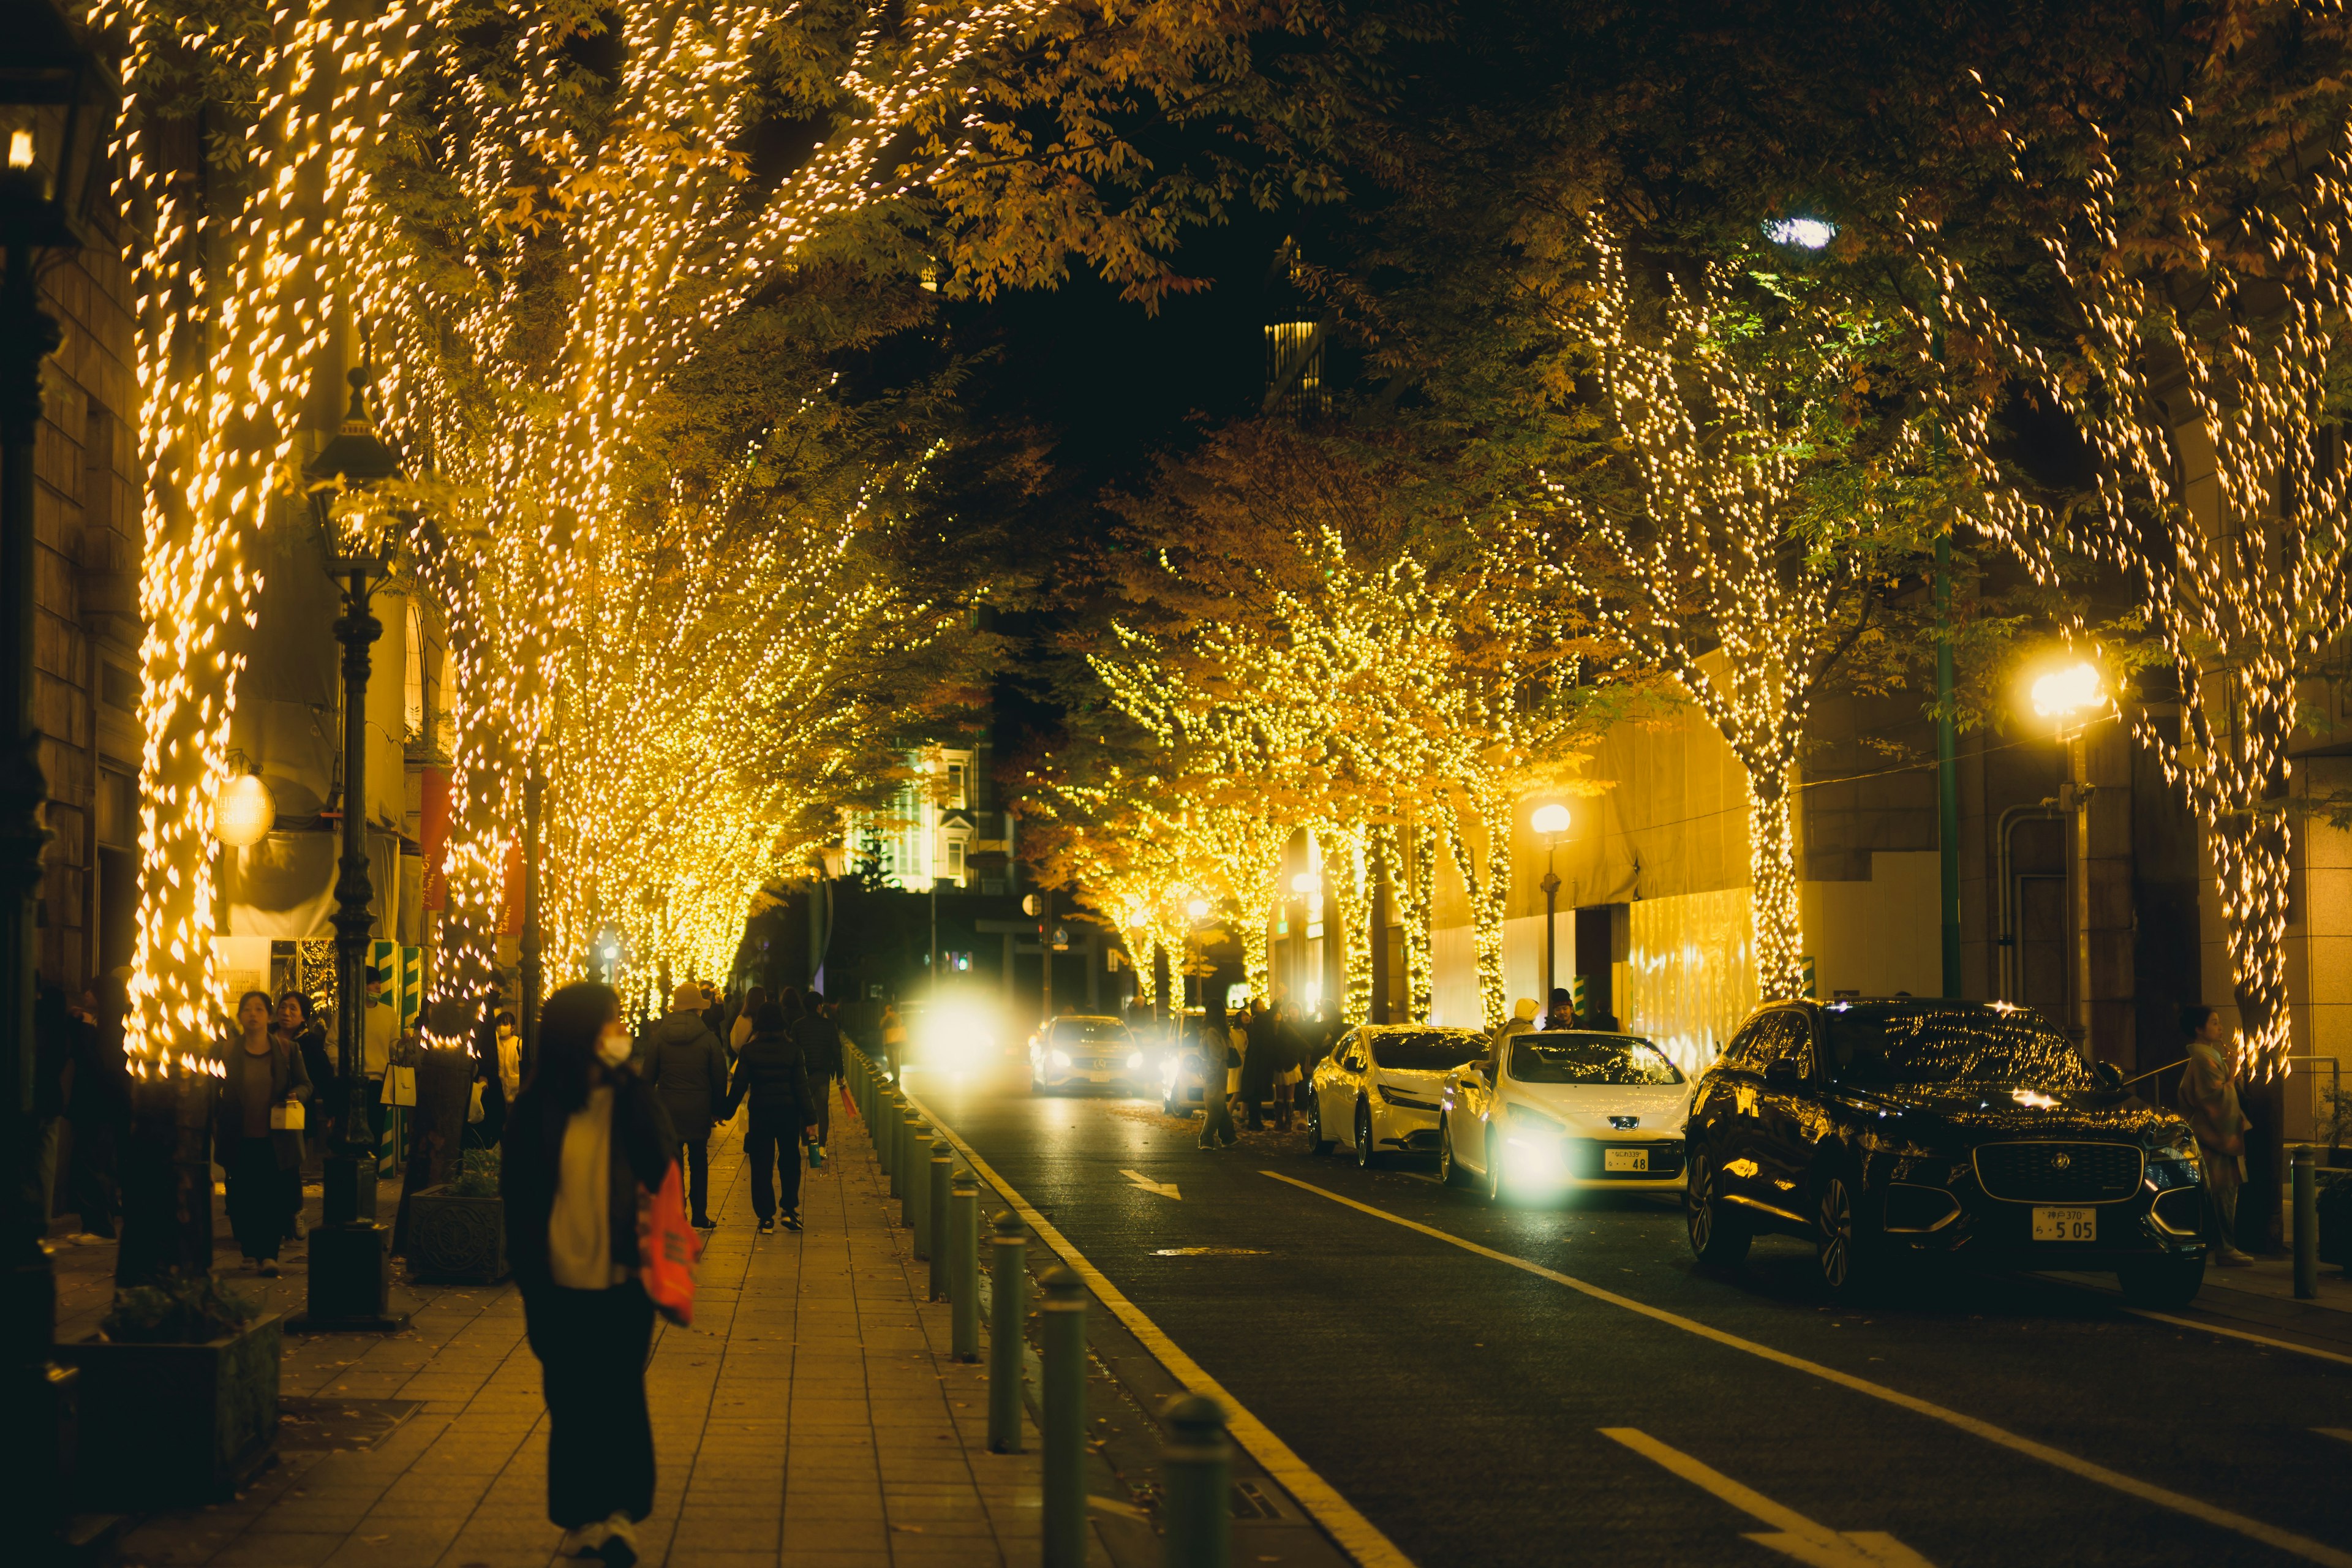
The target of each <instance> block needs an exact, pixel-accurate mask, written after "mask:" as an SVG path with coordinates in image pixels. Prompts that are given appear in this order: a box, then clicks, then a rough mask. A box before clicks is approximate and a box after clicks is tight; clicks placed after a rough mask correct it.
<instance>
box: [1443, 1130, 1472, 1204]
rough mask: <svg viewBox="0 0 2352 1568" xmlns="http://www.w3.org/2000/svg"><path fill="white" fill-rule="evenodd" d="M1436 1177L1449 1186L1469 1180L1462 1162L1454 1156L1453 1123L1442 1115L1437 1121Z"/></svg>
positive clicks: (1465, 1183) (1459, 1184) (1455, 1185)
mask: <svg viewBox="0 0 2352 1568" xmlns="http://www.w3.org/2000/svg"><path fill="white" fill-rule="evenodd" d="M1437 1179H1438V1181H1439V1182H1440V1183H1441V1184H1444V1185H1445V1186H1449V1187H1460V1186H1467V1185H1468V1184H1469V1181H1470V1177H1469V1173H1467V1172H1465V1171H1464V1170H1463V1168H1462V1162H1461V1161H1459V1160H1456V1159H1455V1158H1454V1123H1453V1122H1452V1121H1449V1120H1447V1119H1445V1118H1443V1117H1441V1118H1440V1119H1439V1120H1438V1123H1437Z"/></svg>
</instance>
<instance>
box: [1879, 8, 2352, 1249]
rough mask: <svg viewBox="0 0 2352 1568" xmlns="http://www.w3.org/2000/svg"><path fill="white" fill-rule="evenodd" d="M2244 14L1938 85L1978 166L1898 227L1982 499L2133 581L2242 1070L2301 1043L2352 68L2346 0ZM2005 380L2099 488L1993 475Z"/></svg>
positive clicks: (2346, 495)
mask: <svg viewBox="0 0 2352 1568" xmlns="http://www.w3.org/2000/svg"><path fill="white" fill-rule="evenodd" d="M2241 21H2242V25H2241V26H2237V27H2234V28H2233V29H2231V30H2228V31H2226V33H2224V34H2215V35H2212V36H2208V35H2206V34H2204V33H2202V32H2191V33H2183V34H2179V35H2175V34H2174V33H2173V32H2172V31H2171V30H2170V28H2169V27H2167V28H2165V29H2163V30H2161V32H2160V33H2151V32H2147V31H2146V30H2145V29H2146V25H2147V24H2146V19H2145V18H2144V17H2143V16H2140V15H2139V14H2138V13H2133V14H2132V15H2131V16H2130V17H2129V18H2127V19H2126V25H2125V26H2122V27H2121V28H2120V29H2119V30H2118V31H2117V35H2116V46H2115V47H2116V51H2117V52H2116V58H2115V63H2114V64H2112V65H2111V66H2109V67H2108V68H2105V69H2103V70H2102V71H2101V72H2100V73H2098V74H2097V75H2096V76H2095V77H2094V78H2090V79H2085V78H2084V77H2082V76H2080V75H2077V74H2075V73H2061V74H2058V75H2055V76H2051V77H2048V78H2047V79H2044V77H2043V76H2042V75H2025V76H2019V75H2016V74H2014V73H2011V74H2009V75H2002V74H2000V73H1998V72H1994V73H1990V74H1989V75H1987V76H1985V77H1979V78H1977V79H1975V81H1973V82H1972V83H1970V84H1969V86H1970V88H1971V89H1972V90H1970V91H1969V92H1968V93H1966V94H1964V95H1963V101H1962V102H1961V103H1960V105H1959V106H1958V108H1957V109H1955V110H1952V112H1953V114H1954V116H1955V118H1956V119H1957V120H1958V121H1959V122H1960V129H1961V131H1962V132H1963V134H1964V135H1965V136H1967V137H1968V139H1969V145H1971V146H1975V147H1978V148H1981V149H1984V150H1985V151H1986V153H1987V154H1988V157H1987V161H1986V162H1985V163H1983V164H1982V165H1981V166H1979V167H1976V168H1973V169H1971V170H1970V171H1969V172H1970V174H1972V176H1973V177H1974V178H1975V179H1976V180H1977V182H1978V183H1977V184H1976V186H1975V187H1974V188H1973V192H1972V194H1969V195H1963V196H1961V197H1960V199H1958V200H1954V201H1950V202H1946V203H1938V204H1937V207H1936V208H1935V209H1934V210H1931V209H1930V208H1929V207H1928V206H1927V205H1926V204H1918V205H1906V207H1905V208H1904V209H1903V210H1901V211H1900V212H1899V213H1898V214H1897V215H1896V216H1895V222H1894V223H1893V225H1892V226H1893V228H1894V230H1895V236H1896V237H1897V238H1898V239H1899V240H1900V242H1901V243H1902V244H1903V246H1904V247H1906V249H1907V250H1908V251H1909V252H1910V253H1911V254H1912V255H1913V256H1914V257H1916V258H1918V259H1919V260H1920V261H1921V262H1922V263H1923V264H1924V267H1923V271H1924V274H1925V276H1926V277H1927V279H1928V280H1929V283H1930V287H1931V290H1932V299H1933V301H1934V303H1933V307H1932V309H1923V310H1922V312H1921V319H1922V324H1923V326H1924V327H1925V328H1927V330H1931V331H1940V332H1941V333H1942V334H1943V340H1942V341H1943V342H1944V344H1945V345H1946V353H1947V357H1948V361H1949V362H1950V364H1951V367H1952V370H1951V374H1950V376H1949V378H1948V380H1949V386H1948V397H1949V402H1950V405H1951V406H1952V411H1953V415H1954V417H1953V419H1952V427H1953V429H1954V431H1955V434H1956V435H1957V436H1958V437H1959V439H1960V440H1961V441H1962V442H1963V443H1964V444H1965V446H1966V449H1967V450H1968V451H1969V454H1970V455H1971V457H1972V458H1974V460H1975V461H1976V463H1977V464H1978V467H1979V472H1980V473H1981V474H1982V475H1983V476H1984V483H1985V487H1986V489H1987V492H1988V496H1989V499H1990V527H1991V528H1992V530H1993V531H1995V532H1996V533H1998V534H1999V536H2000V538H2001V539H2002V540H2003V541H2004V542H2006V543H2008V544H2009V545H2010V546H2011V547H2012V548H2013V549H2014V550H2015V551H2016V552H2018V553H2019V554H2020V555H2021V557H2022V558H2023V559H2024V560H2025V561H2026V563H2028V564H2029V565H2030V566H2031V567H2032V569H2033V570H2034V571H2035V573H2036V574H2037V575H2039V576H2041V577H2042V578H2043V579H2044V580H2049V579H2051V578H2052V577H2053V576H2054V575H2055V574H2056V571H2057V568H2058V564H2059V556H2060V554H2061V553H2062V552H2069V551H2071V552H2078V553H2081V554H2084V555H2088V556H2091V557H2093V558H2095V559H2097V560H2100V561H2103V562H2105V563H2108V564H2110V565H2112V566H2114V567H2116V569H2118V570H2119V571H2121V572H2122V573H2123V574H2125V576H2126V578H2127V579H2128V580H2129V582H2130V583H2131V584H2132V585H2133V588H2134V591H2135V598H2136V611H2137V620H2138V622H2139V623H2140V626H2141V628H2143V630H2144V636H2145V642H2146V645H2147V646H2145V647H2142V648H2140V649H2138V650H2136V652H2135V654H2134V656H2133V657H2134V659H2135V660H2137V659H2138V658H2145V657H2147V655H2148V654H2151V653H2152V654H2153V655H2154V657H2155V661H2156V665H2157V668H2158V669H2159V670H2168V672H2169V674H2170V677H2171V680H2170V682H2169V683H2165V682H2158V686H2159V687H2161V686H2163V685H2166V684H2169V685H2170V686H2172V687H2173V688H2176V689H2177V694H2178V697H2179V715H2180V717H2179V726H2178V731H2174V729H2173V727H2172V726H2171V725H2170V724H2169V723H2168V722H2166V721H2164V720H2162V719H2160V718H2159V717H2158V714H2156V713H2155V712H2154V711H2152V709H2151V704H2150V703H2149V702H2148V701H2147V700H2145V699H2144V698H2143V696H2142V695H2141V694H2140V693H2137V692H2134V691H2129V690H2125V691H2118V692H2115V693H2114V694H2113V695H2115V696H2116V699H2117V700H2118V702H2119V705H2120V706H2121V707H2122V708H2123V710H2124V711H2125V713H2126V717H2127V718H2128V719H2129V721H2130V722H2131V724H2132V728H2133V732H2134V735H2135V737H2136V738H2137V741H2138V742H2139V743H2140V744H2141V745H2143V746H2145V747H2147V749H2148V751H2149V752H2150V753H2151V754H2152V755H2154V757H2155V758H2156V760H2157V761H2158V764H2159V765H2160V766H2161V767H2162V769H2163V771H2164V773H2165V776H2166V777H2167V778H2168V780H2170V781H2171V782H2172V783H2173V784H2176V785H2177V786H2178V787H2179V789H2180V790H2181V792H2182V793H2183V795H2185V796H2186V798H2187V801H2188V804H2189V807H2190V809H2191V810H2192V811H2193V812H2194V813H2195V815H2196V816H2197V818H2198V820H2199V822H2200V824H2201V825H2202V826H2203V827H2204V829H2205V834H2206V845H2207V848H2208V850H2209V851H2210V854H2211V857H2212V860H2213V866H2214V871H2215V876H2216V879H2217V881H2218V882H2219V885H2220V894H2221V913H2222V923H2223V931H2224V935H2225V938H2226V942H2227V946H2228V951H2229V955H2230V968H2231V986H2232V991H2233V994H2234V1000H2235V1002H2236V1004H2237V1008H2238V1037H2237V1051H2238V1058H2239V1062H2240V1064H2241V1068H2242V1070H2243V1071H2244V1072H2245V1073H2247V1075H2248V1076H2249V1077H2250V1078H2252V1079H2254V1080H2256V1081H2260V1080H2263V1079H2272V1078H2273V1077H2275V1076H2276V1075H2278V1074H2280V1073H2283V1072H2284V1070H2285V1068H2286V1058H2287V1056H2288V1055H2289V1053H2290V1050H2291V1044H2290V1028H2289V1019H2288V1014H2287V1005H2286V1004H2287V977H2286V960H2285V950H2284V942H2285V935H2286V924H2287V913H2288V881H2289V875H2288V868H2289V866H2290V864H2291V849H2292V844H2293V824H2292V822H2291V821H2290V819H2289V817H2288V816H2287V811H2286V807H2287V796H2288V790H2289V779H2290V774H2291V772H2292V763H2291V761H2290V758H2289V755H2288V742H2289V740H2290V738H2291V736H2292V734H2293V732H2294V727H2295V725H2296V723H2297V722H2298V721H2299V720H2298V714H2299V712H2300V709H2299V706H2298V700H2297V699H2298V691H2297V688H2298V684H2299V683H2300V682H2301V681H2303V680H2305V679H2310V678H2312V677H2313V676H2314V675H2315V673H2316V667H2317V666H2318V665H2319V663H2320V661H2321V660H2322V658H2323V657H2325V656H2326V655H2328V654H2329V653H2330V652H2331V650H2333V649H2335V648H2336V647H2337V646H2338V644H2339V643H2340V642H2341V640H2342V639H2343V637H2345V636H2346V634H2347V625H2352V591H2347V561H2346V554H2347V543H2348V542H2352V465H2347V462H2346V460H2345V449H2346V448H2345V441H2344V436H2343V428H2344V426H2343V424H2342V418H2343V408H2342V394H2341V387H2342V385H2343V384H2344V381H2345V379H2346V375H2347V370H2352V342H2347V334H2346V330H2345V321H2346V319H2347V311H2352V277H2347V265H2352V130H2348V129H2347V126H2352V119H2347V113H2348V112H2352V101H2347V100H2352V94H2347V90H2346V89H2345V86H2344V83H2343V80H2342V78H2341V74H2340V68H2338V67H2337V66H2336V65H2335V64H2332V63H2328V62H2333V61H2337V60H2340V59H2341V58H2342V51H2343V49H2344V48H2345V47H2346V45H2347V23H2346V20H2345V18H2343V17H2342V16H2332V15H2331V16H2321V15H2317V14H2315V13H2313V12H2310V11H2309V10H2307V9H2305V8H2301V7H2293V8H2289V7H2281V8H2278V9H2277V10H2276V11H2274V12H2273V13H2272V14H2271V15H2269V16H2249V17H2246V18H2242V19H2241ZM2016 383H2022V384H2024V385H2025V387H2026V388H2028V389H2029V392H2030V395H2031V396H2032V398H2033V399H2034V400H2036V401H2038V402H2039V403H2040V404H2042V405H2044V406H2050V407H2055V408H2057V409H2059V410H2061V411H2063V413H2064V414H2065V415H2066V416H2068V417H2069V418H2071V419H2072V420H2073V422H2074V426H2076V428H2077V429H2079V430H2080V431H2081V433H2082V434H2083V436H2084V442H2085V446H2086V447H2087V449H2088V455H2089V458H2090V462H2091V466H2092V467H2093V468H2094V470H2095V495H2094V497H2093V498H2091V504H2087V505H2079V504H2078V505H2073V506H2062V505H2059V504H2056V503H2054V502H2053V503H2048V504H2044V503H2043V502H2042V500H2041V498H2040V494H2039V492H2038V491H2036V490H2034V489H2032V488H2031V487H2029V486H2026V485H2021V484H2012V483H2010V482H2008V480H2007V477H2006V476H2005V475H2003V474H2002V471H2001V463H2000V459H1999V457H1998V456H1997V455H1996V452H1995V445H1996V442H1997V440H1998V438H1999V433H1998V432H1997V430H1996V429H1995V426H1994V425H1993V422H1992V417H1991V414H1990V409H1991V407H1992V406H1993V405H1994V404H1995V402H1996V400H1997V399H1998V398H2000V397H2004V396H2007V395H2009V392H2010V389H2011V387H2012V385H2013V384H2016ZM2116 684H2119V683H2117V682H2114V681H2111V682H2110V685H2111V686H2113V685H2116ZM2172 695H2174V693H2173V692H2172V691H2164V692H2163V693H2162V699H2165V701H2164V703H2163V705H2164V706H2166V707H2169V702H2168V699H2169V698H2170V697H2171V696H2172ZM2253 1190H2254V1189H2252V1188H2249V1195H2250V1196H2251V1195H2252V1193H2253ZM2272 1223H2273V1225H2275V1223H2276V1219H2275V1211H2274V1210H2273V1218H2272Z"/></svg>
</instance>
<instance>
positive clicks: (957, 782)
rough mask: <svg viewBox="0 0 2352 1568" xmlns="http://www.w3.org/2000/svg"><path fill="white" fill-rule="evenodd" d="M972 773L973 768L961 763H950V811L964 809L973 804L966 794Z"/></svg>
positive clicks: (948, 802) (948, 803)
mask: <svg viewBox="0 0 2352 1568" xmlns="http://www.w3.org/2000/svg"><path fill="white" fill-rule="evenodd" d="M970 775H971V769H970V768H968V767H966V766H965V765H964V764H963V763H949V764H948V798H947V805H948V809H949V810H950V811H962V810H965V809H967V808H969V807H970V806H971V797H970V795H968V794H966V790H967V788H968V787H969V785H968V780H969V778H970Z"/></svg>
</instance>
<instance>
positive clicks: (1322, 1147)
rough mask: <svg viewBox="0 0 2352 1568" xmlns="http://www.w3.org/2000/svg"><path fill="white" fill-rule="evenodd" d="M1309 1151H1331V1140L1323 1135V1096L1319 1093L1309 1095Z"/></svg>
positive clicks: (1324, 1152) (1325, 1152)
mask: <svg viewBox="0 0 2352 1568" xmlns="http://www.w3.org/2000/svg"><path fill="white" fill-rule="evenodd" d="M1307 1152H1308V1153H1310V1154H1328V1153H1329V1152H1331V1140H1329V1139H1328V1138H1326V1137H1324V1136H1323V1097H1322V1096H1321V1095H1319V1094H1310V1095H1308V1096H1307Z"/></svg>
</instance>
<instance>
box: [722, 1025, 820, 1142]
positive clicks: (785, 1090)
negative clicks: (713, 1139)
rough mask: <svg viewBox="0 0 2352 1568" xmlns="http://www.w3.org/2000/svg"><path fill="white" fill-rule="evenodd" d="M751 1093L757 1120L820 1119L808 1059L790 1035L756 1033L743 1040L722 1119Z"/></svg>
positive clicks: (798, 1123) (802, 1122) (795, 1123)
mask: <svg viewBox="0 0 2352 1568" xmlns="http://www.w3.org/2000/svg"><path fill="white" fill-rule="evenodd" d="M746 1095H749V1096H750V1097H751V1115H752V1118H753V1120H755V1121H764V1122H767V1123H769V1124H771V1125H776V1124H782V1125H783V1126H787V1127H805V1126H807V1125H809V1124H810V1123H811V1122H813V1121H815V1120H816V1098H815V1096H814V1095H813V1094H812V1093H811V1092H810V1091H809V1080H808V1063H807V1060H806V1058H803V1056H802V1055H801V1048H800V1047H799V1046H798V1045H797V1044H796V1043H794V1041H793V1037H791V1036H790V1035H771V1034H766V1033H761V1034H756V1035H753V1036H752V1037H751V1038H750V1039H748V1040H746V1041H744V1042H743V1054H742V1055H741V1056H740V1057H739V1058H736V1061H735V1084H734V1087H733V1088H731V1089H729V1090H728V1091H727V1110H726V1111H725V1113H724V1115H722V1116H721V1117H720V1120H721V1121H724V1120H726V1118H727V1117H729V1116H732V1115H734V1114H735V1108H736V1107H737V1106H739V1105H740V1104H742V1103H743V1099H744V1097H745V1096H746Z"/></svg>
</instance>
